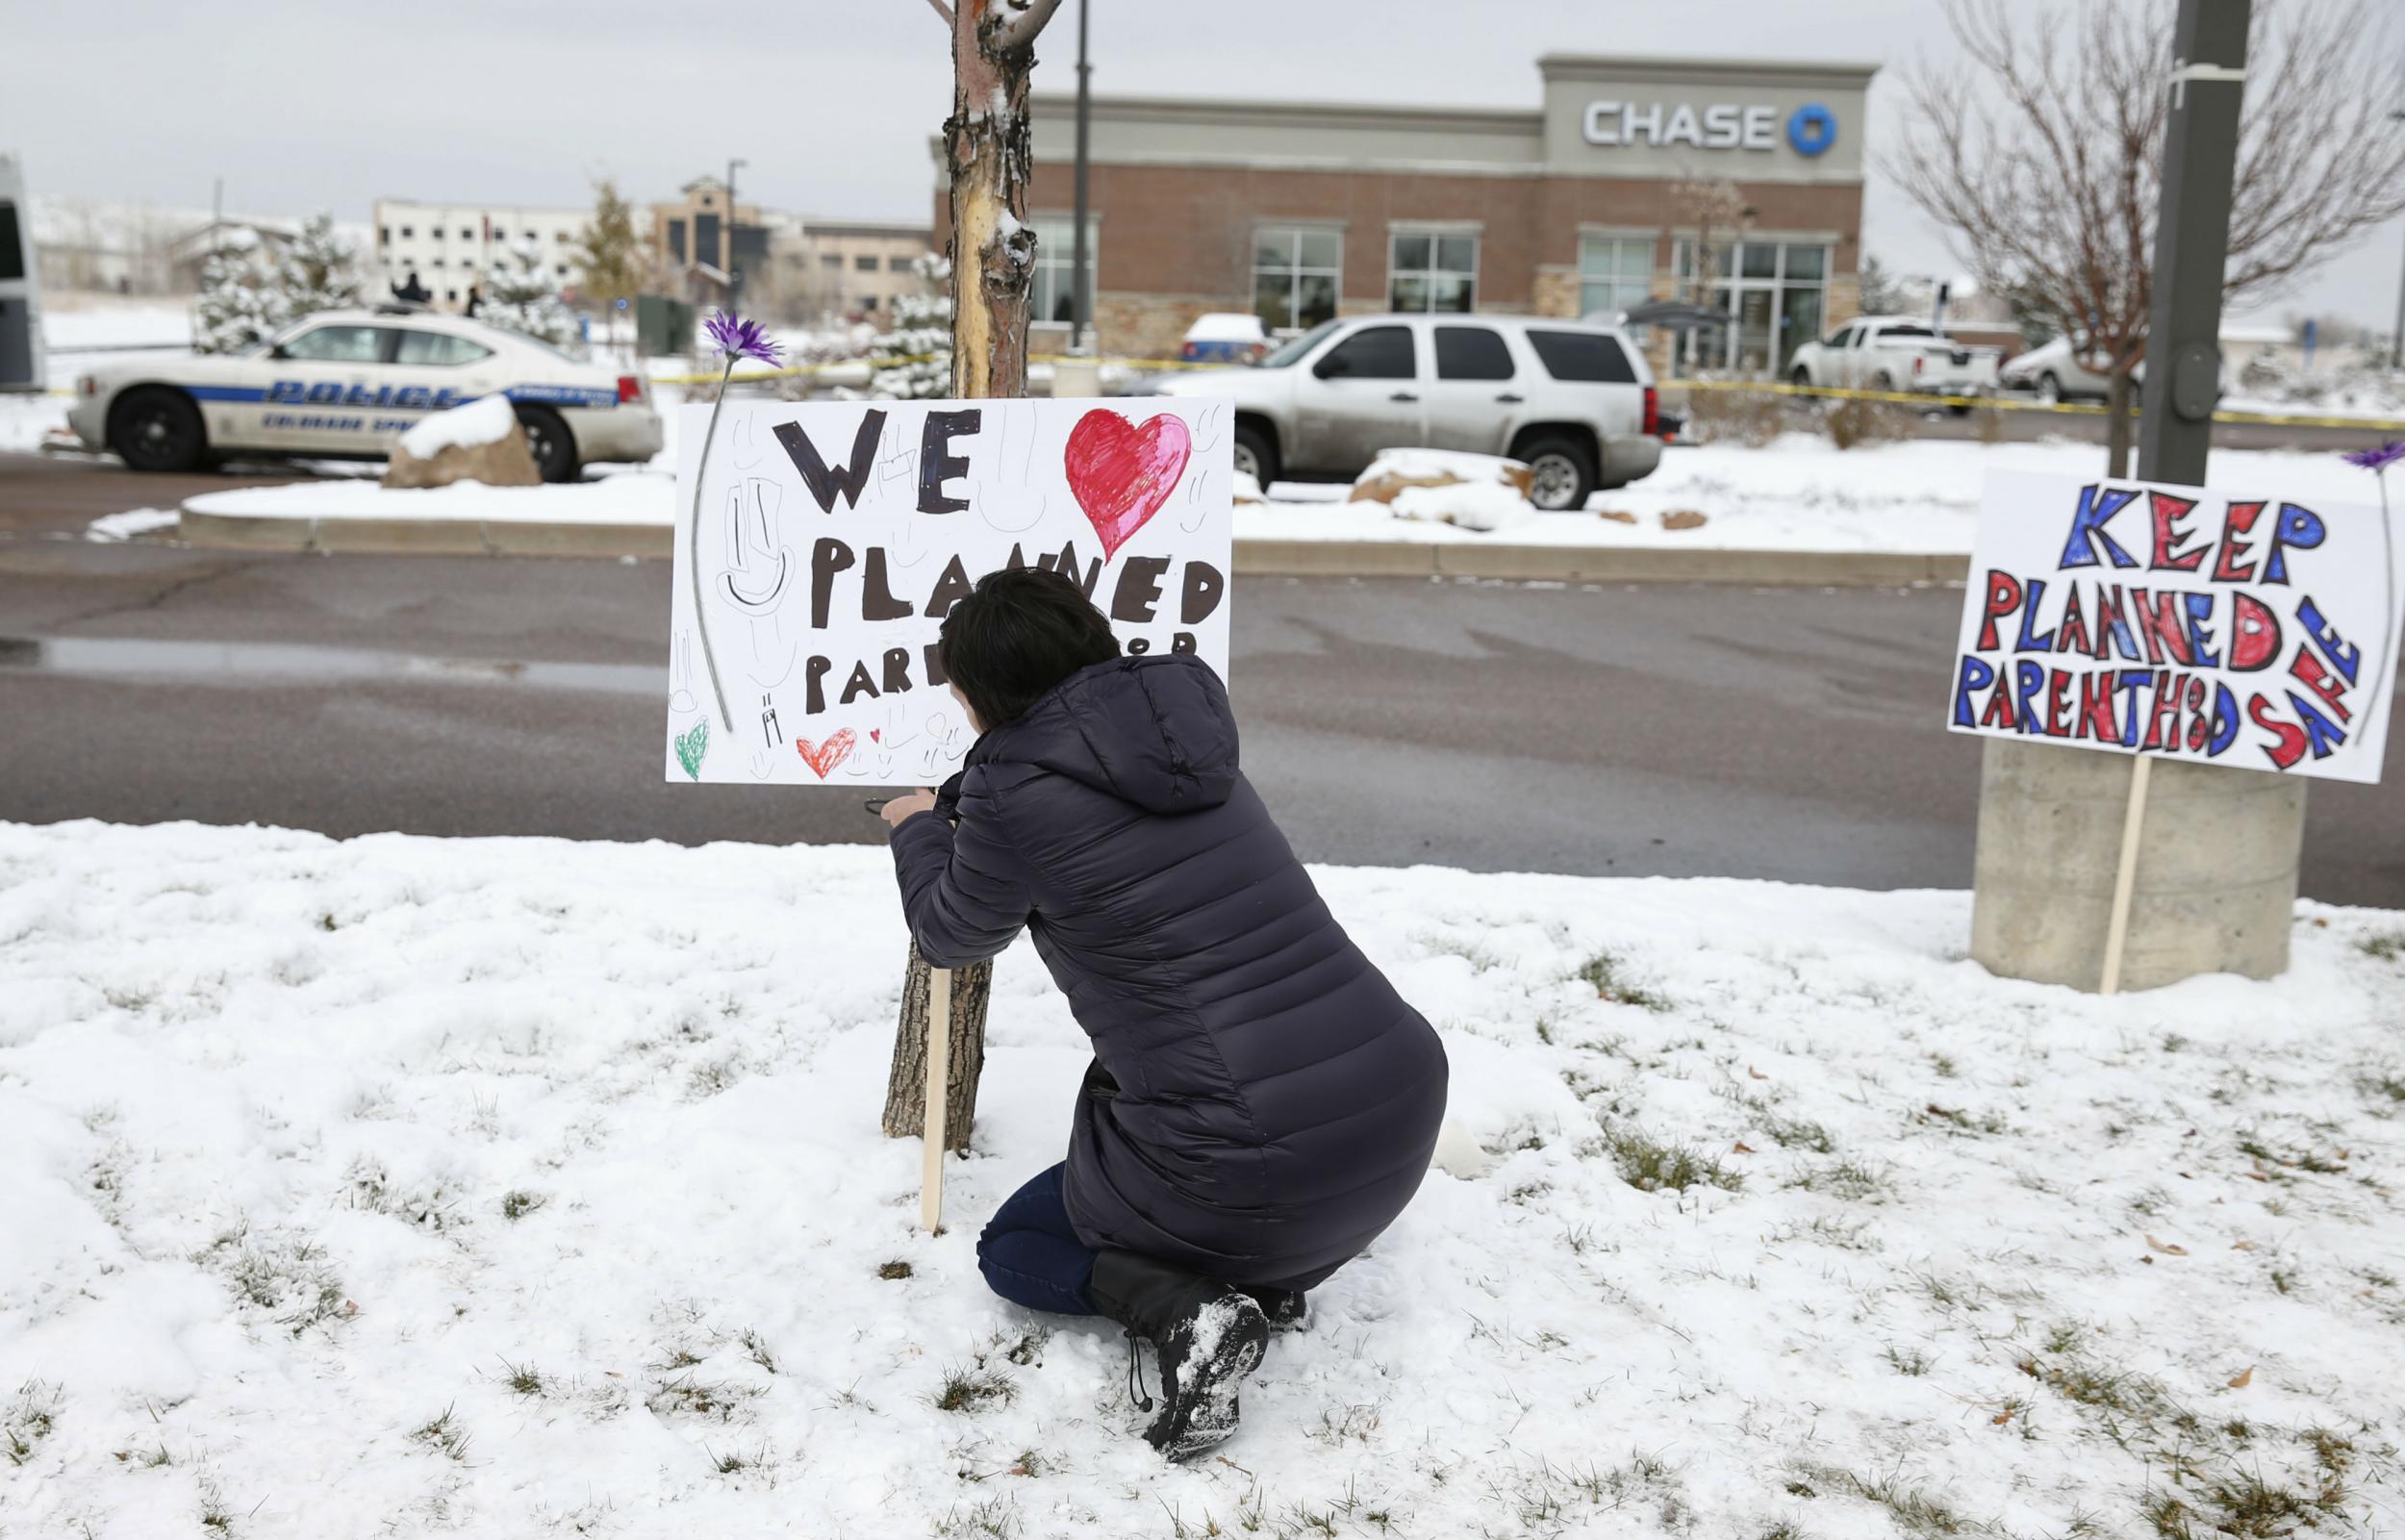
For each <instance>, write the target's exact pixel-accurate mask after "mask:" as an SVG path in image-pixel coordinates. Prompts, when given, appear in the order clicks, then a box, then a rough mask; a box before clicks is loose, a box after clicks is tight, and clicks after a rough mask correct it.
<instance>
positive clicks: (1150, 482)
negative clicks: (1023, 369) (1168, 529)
mask: <svg viewBox="0 0 2405 1540" xmlns="http://www.w3.org/2000/svg"><path fill="white" fill-rule="evenodd" d="M1193 448H1194V440H1193V437H1192V435H1190V434H1188V433H1187V432H1186V424H1185V422H1184V420H1183V419H1182V418H1178V417H1171V416H1170V415H1169V414H1168V413H1166V412H1164V413H1162V414H1161V415H1160V416H1158V417H1147V418H1146V419H1145V420H1144V423H1143V425H1142V426H1138V425H1136V424H1134V423H1131V422H1129V421H1128V420H1127V418H1126V417H1121V416H1120V415H1119V414H1118V413H1116V412H1112V411H1109V410H1107V409H1105V408H1102V407H1097V408H1095V409H1094V410H1093V411H1091V412H1089V413H1087V414H1086V415H1085V416H1084V417H1079V418H1078V419H1077V425H1076V427H1074V428H1072V429H1070V430H1069V446H1068V447H1067V448H1066V449H1064V450H1063V451H1061V467H1062V468H1063V469H1064V470H1066V471H1067V472H1068V473H1069V492H1070V494H1071V495H1072V496H1074V497H1076V499H1077V506H1078V507H1079V508H1080V509H1083V510H1084V512H1085V519H1086V522H1087V523H1089V524H1092V525H1093V526H1094V533H1095V534H1097V535H1099V536H1101V540H1102V559H1103V560H1104V561H1108V560H1110V559H1111V558H1112V557H1113V556H1116V555H1118V554H1119V547H1120V546H1122V545H1125V544H1127V540H1128V537H1130V536H1132V535H1133V534H1135V532H1136V531H1137V530H1139V529H1142V528H1143V527H1144V525H1145V521H1146V520H1147V519H1149V518H1152V516H1153V515H1154V514H1157V513H1159V512H1160V511H1161V505H1162V504H1163V503H1165V502H1167V501H1169V494H1170V492H1173V491H1175V490H1176V489H1177V478H1178V477H1179V476H1180V475H1182V474H1183V473H1184V472H1185V468H1186V457H1187V455H1188V454H1190V453H1191V452H1192V451H1193Z"/></svg>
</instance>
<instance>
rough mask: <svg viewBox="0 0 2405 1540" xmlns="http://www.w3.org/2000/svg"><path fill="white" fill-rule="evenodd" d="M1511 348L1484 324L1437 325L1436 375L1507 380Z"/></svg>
mask: <svg viewBox="0 0 2405 1540" xmlns="http://www.w3.org/2000/svg"><path fill="white" fill-rule="evenodd" d="M1511 375H1512V367H1511V347H1510V344H1508V343H1506V341H1504V340H1503V334H1502V333H1501V332H1498V331H1495V330H1493V329H1491V328H1489V327H1485V326H1439V327H1437V328H1436V377H1437V378H1438V379H1440V380H1507V379H1509V378H1511Z"/></svg>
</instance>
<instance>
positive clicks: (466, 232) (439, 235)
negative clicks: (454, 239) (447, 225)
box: [434, 225, 476, 240]
mask: <svg viewBox="0 0 2405 1540" xmlns="http://www.w3.org/2000/svg"><path fill="white" fill-rule="evenodd" d="M434 235H435V239H436V240H442V239H443V232H442V231H440V230H437V231H436V232H435V233H434ZM459 238H460V239H461V240H475V239H476V232H474V231H473V230H470V229H468V227H467V226H466V225H461V226H460V227H459Z"/></svg>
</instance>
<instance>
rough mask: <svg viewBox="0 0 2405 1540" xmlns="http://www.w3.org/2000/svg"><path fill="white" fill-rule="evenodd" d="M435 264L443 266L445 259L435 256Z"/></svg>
mask: <svg viewBox="0 0 2405 1540" xmlns="http://www.w3.org/2000/svg"><path fill="white" fill-rule="evenodd" d="M434 265H436V266H437V267H440V266H442V265H443V259H442V258H440V257H437V258H435V259H434Z"/></svg>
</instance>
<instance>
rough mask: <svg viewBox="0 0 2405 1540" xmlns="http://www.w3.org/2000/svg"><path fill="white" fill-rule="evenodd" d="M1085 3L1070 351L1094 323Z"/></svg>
mask: <svg viewBox="0 0 2405 1540" xmlns="http://www.w3.org/2000/svg"><path fill="white" fill-rule="evenodd" d="M1085 7H1086V0H1077V213H1076V220H1077V228H1076V231H1075V232H1074V233H1073V234H1072V235H1071V236H1070V238H1069V351H1071V352H1072V353H1076V352H1079V351H1081V350H1082V349H1083V348H1084V347H1085V333H1086V326H1087V325H1088V323H1090V322H1091V321H1092V320H1093V316H1090V315H1088V314H1087V303H1086V287H1087V286H1086V272H1085V263H1086V249H1085V220H1086V182H1085V168H1086V124H1087V120H1088V118H1089V116H1090V115H1091V109H1092V105H1093V98H1092V95H1091V93H1090V92H1089V91H1088V89H1087V86H1086V77H1087V76H1088V75H1091V74H1092V73H1093V72H1094V66H1093V65H1091V64H1089V63H1086V58H1085Z"/></svg>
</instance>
